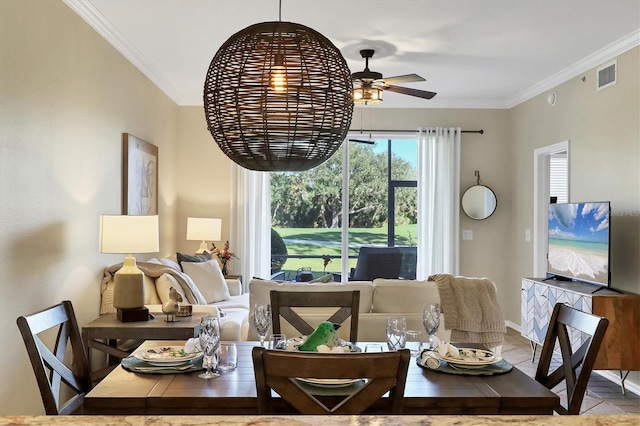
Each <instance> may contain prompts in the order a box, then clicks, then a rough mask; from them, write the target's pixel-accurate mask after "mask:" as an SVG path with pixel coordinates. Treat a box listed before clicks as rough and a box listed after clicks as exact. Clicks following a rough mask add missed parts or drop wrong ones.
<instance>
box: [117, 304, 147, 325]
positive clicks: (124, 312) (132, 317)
mask: <svg viewBox="0 0 640 426" xmlns="http://www.w3.org/2000/svg"><path fill="white" fill-rule="evenodd" d="M117 313H118V319H119V320H120V321H121V322H133V321H149V309H148V308H145V307H142V308H133V309H120V308H118V309H117Z"/></svg>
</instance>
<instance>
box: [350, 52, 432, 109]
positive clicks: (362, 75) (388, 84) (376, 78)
mask: <svg viewBox="0 0 640 426" xmlns="http://www.w3.org/2000/svg"><path fill="white" fill-rule="evenodd" d="M374 53H375V50H373V49H362V50H361V51H360V56H362V58H363V59H364V61H365V65H364V70H363V71H359V72H354V73H353V74H351V79H352V80H353V102H354V103H356V104H364V105H369V104H378V103H381V102H382V92H383V91H384V90H388V91H390V92H395V93H400V94H403V95H410V96H416V97H418V98H423V99H431V98H433V97H434V96H435V95H436V93H435V92H428V91H426V90H418V89H412V88H409V87H402V86H395V84H397V83H413V82H418V81H425V79H424V78H423V77H420V76H419V75H417V74H407V75H399V76H396V77H387V78H384V77H383V76H382V74H381V73H379V72H376V71H371V70H370V69H369V59H371V58H372V57H373V54H374Z"/></svg>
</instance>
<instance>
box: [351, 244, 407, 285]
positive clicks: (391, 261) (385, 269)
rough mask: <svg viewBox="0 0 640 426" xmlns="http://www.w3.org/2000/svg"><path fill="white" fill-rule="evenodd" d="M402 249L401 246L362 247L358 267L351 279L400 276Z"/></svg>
mask: <svg viewBox="0 0 640 426" xmlns="http://www.w3.org/2000/svg"><path fill="white" fill-rule="evenodd" d="M402 256H403V254H402V250H401V249H400V248H399V247H360V251H359V252H358V260H357V262H356V267H355V268H354V269H353V272H352V273H351V276H350V277H349V280H351V281H373V280H375V279H376V278H390V279H395V278H400V270H401V268H402Z"/></svg>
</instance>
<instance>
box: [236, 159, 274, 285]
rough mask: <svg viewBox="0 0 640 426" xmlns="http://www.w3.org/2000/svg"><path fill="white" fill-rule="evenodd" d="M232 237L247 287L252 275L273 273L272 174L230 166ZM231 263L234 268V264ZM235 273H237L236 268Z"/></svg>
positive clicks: (267, 276)
mask: <svg viewBox="0 0 640 426" xmlns="http://www.w3.org/2000/svg"><path fill="white" fill-rule="evenodd" d="M231 187H232V189H231V228H230V229H231V240H232V242H231V243H230V244H231V246H232V247H235V248H236V251H235V253H236V255H237V256H238V258H239V261H238V262H237V264H238V265H241V267H240V269H241V270H240V271H239V272H240V274H241V275H242V277H243V286H244V288H245V290H247V289H248V285H249V282H250V281H251V279H252V278H253V277H260V278H269V277H270V276H271V206H270V197H269V194H270V191H269V173H267V172H256V171H253V170H247V169H245V168H244V167H240V166H239V165H237V164H235V163H234V164H233V165H232V166H231ZM234 263H236V262H233V263H231V265H232V267H233V266H234V265H233V264H234ZM234 272H238V271H236V270H235V268H234Z"/></svg>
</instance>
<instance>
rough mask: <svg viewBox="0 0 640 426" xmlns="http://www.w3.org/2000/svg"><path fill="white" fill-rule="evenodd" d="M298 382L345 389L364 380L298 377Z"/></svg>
mask: <svg viewBox="0 0 640 426" xmlns="http://www.w3.org/2000/svg"><path fill="white" fill-rule="evenodd" d="M296 379H297V380H299V381H301V382H304V383H308V384H310V385H313V386H319V387H325V388H344V387H347V386H350V385H352V384H354V383H358V382H359V381H361V380H362V379H312V378H302V377H296Z"/></svg>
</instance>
